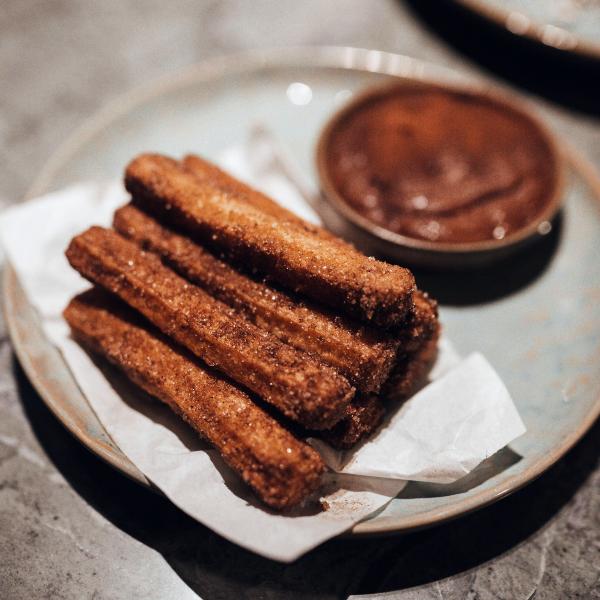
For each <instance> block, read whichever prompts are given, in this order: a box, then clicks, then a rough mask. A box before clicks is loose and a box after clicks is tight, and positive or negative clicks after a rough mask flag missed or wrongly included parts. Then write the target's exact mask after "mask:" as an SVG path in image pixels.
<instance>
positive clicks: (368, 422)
mask: <svg viewBox="0 0 600 600" xmlns="http://www.w3.org/2000/svg"><path fill="white" fill-rule="evenodd" d="M384 414H385V408H384V405H383V403H382V402H381V400H380V399H379V398H378V397H377V396H374V395H368V396H361V397H358V398H355V399H354V400H353V401H352V402H351V403H350V405H349V406H348V408H347V410H346V417H344V419H342V420H341V421H340V422H339V423H338V424H337V425H336V426H335V427H334V428H333V429H330V430H328V431H321V432H319V437H320V438H321V439H323V440H325V441H326V442H327V443H329V444H330V445H331V446H333V447H334V448H338V449H340V450H347V449H349V448H352V447H353V446H355V445H356V444H357V443H358V442H360V441H362V440H363V439H365V438H367V437H368V436H370V435H371V434H372V433H373V432H374V431H375V430H376V429H377V427H379V425H380V424H381V421H382V420H383V416H384Z"/></svg>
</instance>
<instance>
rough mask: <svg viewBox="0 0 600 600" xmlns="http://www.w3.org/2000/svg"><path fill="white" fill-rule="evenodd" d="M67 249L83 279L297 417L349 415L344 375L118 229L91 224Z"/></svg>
mask: <svg viewBox="0 0 600 600" xmlns="http://www.w3.org/2000/svg"><path fill="white" fill-rule="evenodd" d="M66 255H67V258H68V259H69V262H70V263H71V265H72V266H73V267H74V268H75V269H76V270H77V271H79V272H80V273H81V274H82V275H83V276H84V277H86V278H87V279H89V280H90V281H92V282H93V283H96V284H97V285H99V286H101V287H103V288H105V289H107V290H108V291H110V292H112V293H114V294H116V295H117V296H119V297H120V298H121V299H122V300H124V301H125V302H127V304H129V305H130V306H131V307H133V308H135V309H137V310H138V311H139V312H141V313H142V314H143V315H144V316H145V317H146V318H147V319H148V320H149V321H151V322H152V323H153V324H154V325H156V326H157V327H158V328H159V329H160V330H161V331H163V332H164V333H165V334H167V335H169V336H171V337H173V338H174V339H175V340H176V341H177V342H179V343H180V344H182V345H183V346H186V347H187V348H188V349H189V350H190V351H191V352H193V353H194V354H195V355H196V356H198V357H200V358H202V360H203V361H204V362H206V363H207V364H208V365H210V366H214V367H216V368H217V369H218V370H220V371H222V372H223V373H225V374H226V375H228V376H229V377H231V378H232V379H233V380H234V381H237V382H238V383H240V384H242V385H244V386H246V387H247V388H248V389H250V390H252V391H253V392H255V393H256V394H258V395H259V396H260V397H261V398H263V399H264V400H265V401H267V402H269V403H270V404H272V405H273V406H275V407H276V408H277V409H278V410H280V411H281V412H282V413H283V414H284V415H285V416H287V417H289V418H290V419H292V420H295V421H298V422H299V423H301V424H302V425H304V426H306V427H309V428H311V429H328V428H330V427H333V425H335V424H336V423H337V422H338V421H339V420H340V419H341V418H342V417H343V416H344V413H345V410H346V407H347V405H348V404H349V402H350V400H351V399H352V397H353V395H354V389H353V388H352V387H351V386H350V384H349V383H348V381H347V380H346V379H345V378H344V377H342V376H341V375H339V374H338V373H337V372H336V371H334V370H333V369H332V368H331V367H328V366H326V365H322V364H321V363H319V362H317V361H315V360H314V359H312V358H311V357H310V356H308V355H307V354H305V353H303V352H299V351H298V350H296V349H294V348H292V347H291V346H288V345H287V344H284V343H282V342H281V341H280V340H278V339H277V338H275V337H273V336H271V335H269V334H268V333H267V332H265V331H263V330H261V329H259V328H257V327H256V326H254V325H253V324H252V323H250V322H249V321H247V320H246V319H243V318H240V317H239V315H237V314H236V313H235V312H234V311H233V310H232V309H231V308H230V307H228V306H227V305H226V304H223V303H222V302H220V301H218V300H215V299H214V298H213V297H212V296H210V295H209V294H207V293H206V292H204V291H203V290H201V289H200V288H198V287H196V286H194V285H191V284H190V283H189V282H187V281H186V280H185V279H183V278H181V277H179V276H178V275H177V274H175V273H174V272H173V271H171V269H169V268H167V267H165V266H164V265H163V264H162V262H161V261H160V259H159V258H158V257H157V256H155V255H154V254H151V253H147V252H144V251H143V250H140V249H139V248H138V246H137V245H136V244H134V243H133V242H131V241H129V240H126V239H125V238H123V237H121V236H120V235H119V234H118V233H115V232H114V231H111V230H108V229H103V228H101V227H91V228H90V229H88V230H87V231H85V232H84V233H82V234H80V235H78V236H76V237H75V238H73V240H72V241H71V244H70V245H69V248H68V249H67V252H66Z"/></svg>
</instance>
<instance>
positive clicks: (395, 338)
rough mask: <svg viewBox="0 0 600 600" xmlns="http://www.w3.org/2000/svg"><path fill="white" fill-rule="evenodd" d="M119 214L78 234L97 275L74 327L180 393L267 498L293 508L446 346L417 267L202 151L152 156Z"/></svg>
mask: <svg viewBox="0 0 600 600" xmlns="http://www.w3.org/2000/svg"><path fill="white" fill-rule="evenodd" d="M125 185H126V188H127V190H128V191H129V192H130V193H131V202H130V203H129V204H127V205H126V206H124V207H122V208H120V209H119V210H117V211H116V213H115V215H114V221H113V229H104V228H101V227H91V228H90V229H88V230H87V231H85V232H83V233H81V234H79V235H78V236H76V237H75V238H74V239H73V240H72V241H71V244H70V245H69V248H68V249H67V253H66V254H67V258H68V259H69V262H70V263H71V265H72V266H73V267H74V268H75V269H76V270H77V271H78V272H79V273H80V274H81V275H83V276H84V277H85V278H87V279H88V280H89V281H91V282H92V283H93V284H94V286H95V287H94V288H93V289H92V290H89V291H87V292H85V293H83V294H80V295H79V296H77V297H76V298H74V299H73V300H72V301H71V302H70V304H69V306H68V307H67V308H66V310H65V312H64V316H65V318H66V320H67V321H68V323H69V325H70V327H71V330H72V332H73V336H74V337H75V338H76V339H77V340H78V341H79V342H80V343H81V344H82V345H83V346H84V347H85V348H86V349H88V350H89V351H91V352H93V353H96V354H98V355H101V356H103V357H104V358H105V359H107V360H108V361H110V362H111V363H112V364H114V365H115V366H116V367H118V368H119V369H120V370H121V371H122V372H124V373H125V375H126V376H127V377H128V378H129V379H131V381H132V382H133V383H135V384H136V385H137V386H139V387H140V388H142V389H143V390H144V391H145V392H147V393H148V394H150V395H152V396H155V397H156V398H158V399H159V400H161V401H163V402H164V403H166V404H167V405H169V406H170V407H171V408H172V409H173V410H174V411H175V412H176V413H177V414H178V415H180V416H181V417H182V418H183V419H184V420H185V421H186V422H187V423H189V424H190V425H191V426H192V427H193V428H194V429H195V430H196V431H197V432H198V433H199V434H200V435H201V436H202V437H203V438H204V439H206V440H208V441H209V442H210V443H211V444H212V445H213V446H214V447H215V448H216V449H217V450H218V451H219V452H220V454H221V455H222V457H223V459H224V460H225V461H226V462H227V464H228V465H229V466H230V467H231V468H232V469H234V470H235V471H236V472H237V473H238V474H239V475H240V476H241V477H242V479H243V480H244V481H245V482H246V483H247V484H248V485H249V486H250V487H251V488H252V489H253V490H254V492H255V493H256V495H257V496H258V497H259V498H260V499H261V500H262V501H263V502H264V503H265V504H267V505H268V506H270V507H272V508H275V509H280V510H283V509H289V508H291V507H293V506H296V505H298V504H301V503H302V502H304V501H305V500H306V499H307V498H308V497H309V496H311V495H312V494H313V493H314V492H315V491H316V490H317V489H318V487H319V484H320V480H321V476H322V474H323V472H324V471H325V466H324V464H323V461H322V460H321V457H320V456H319V454H318V453H317V452H316V451H315V450H314V449H313V448H312V447H311V446H310V445H308V444H307V443H306V441H305V439H306V438H307V437H321V438H322V439H324V440H326V441H327V442H329V443H330V444H332V445H333V446H335V447H337V448H344V449H347V448H351V447H353V446H354V445H355V444H357V443H358V442H360V441H361V440H363V439H365V438H366V437H368V436H369V435H370V434H372V433H373V432H374V431H375V429H376V428H377V427H378V426H379V425H380V423H381V420H382V419H383V416H384V414H385V409H386V401H388V400H390V399H402V398H406V397H407V396H409V395H410V394H411V393H412V392H413V391H414V390H415V389H416V388H417V387H418V386H419V384H420V383H421V382H422V381H423V379H424V378H425V376H426V374H427V372H428V369H429V367H430V365H431V363H432V361H433V359H434V358H435V353H436V346H437V339H438V335H439V325H438V320H437V309H436V304H435V302H434V301H433V300H431V299H429V298H428V297H427V296H426V295H425V294H423V293H422V292H420V291H418V290H417V289H416V288H415V282H414V278H413V276H412V274H411V273H410V271H408V270H407V269H405V268H402V267H399V266H394V265H390V264H387V263H385V262H381V261H378V260H375V259H373V258H370V257H366V256H364V255H363V254H361V253H360V252H359V251H358V250H356V249H355V248H354V247H353V246H351V245H350V244H348V243H346V242H344V241H343V240H340V239H339V238H336V237H335V236H334V235H332V234H331V233H329V232H328V231H326V230H324V229H322V228H320V227H317V226H315V225H312V224H310V223H307V222H306V221H303V220H302V219H300V218H299V217H297V216H296V215H294V214H293V213H291V212H289V211H287V210H285V209H284V208H282V207H281V206H279V205H278V204H277V203H276V202H274V201H273V200H271V199H270V198H269V197H267V196H265V195H264V194H261V193H259V192H257V191H256V190H254V189H252V188H250V187H249V186H247V185H245V184H243V183H242V182H240V181H238V180H236V179H234V178H233V177H231V176H229V175H228V174H226V173H224V172H223V171H221V170H220V169H218V168H217V167H216V166H214V165H212V164H210V163H208V162H206V161H204V160H203V159H201V158H199V157H196V156H188V157H186V158H185V159H184V160H183V161H179V162H178V161H175V160H172V159H170V158H167V157H164V156H159V155H150V154H147V155H142V156H139V157H137V158H136V159H134V160H133V161H132V162H131V163H130V164H129V166H128V167H127V169H126V172H125Z"/></svg>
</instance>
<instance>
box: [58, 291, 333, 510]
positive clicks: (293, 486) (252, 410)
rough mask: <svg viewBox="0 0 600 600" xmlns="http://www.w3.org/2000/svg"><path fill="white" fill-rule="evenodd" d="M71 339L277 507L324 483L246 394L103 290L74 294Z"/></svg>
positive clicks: (306, 452)
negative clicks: (181, 423)
mask: <svg viewBox="0 0 600 600" xmlns="http://www.w3.org/2000/svg"><path fill="white" fill-rule="evenodd" d="M64 316H65V319H66V320H67V322H68V323H69V325H70V326H71V329H72V331H73V334H74V337H76V339H77V340H78V341H79V342H80V343H81V344H82V345H83V346H84V347H86V348H87V349H89V350H91V351H92V352H94V353H96V354H99V355H101V356H103V357H104V358H106V359H107V360H108V361H109V362H111V363H112V364H113V365H115V366H116V367H118V368H119V369H120V370H121V371H123V372H124V373H125V375H127V377H128V378H129V379H130V380H131V381H132V382H133V383H135V384H136V385H137V386H139V387H140V388H142V389H143V390H144V391H145V392H147V393H148V394H150V395H152V396H154V397H156V398H158V399H159V400H161V401H163V402H164V403H165V404H167V405H169V406H170V407H171V409H172V410H173V411H174V412H176V413H177V414H178V415H179V416H181V417H182V418H183V419H184V420H185V421H186V422H187V423H189V424H190V425H191V426H192V427H193V428H194V429H195V430H196V431H197V432H198V433H199V434H200V435H201V436H202V437H203V438H205V439H206V440H208V441H209V442H210V443H211V444H212V445H213V446H214V447H215V448H216V449H217V450H218V451H219V453H220V454H221V456H222V457H223V459H224V460H225V462H226V463H227V464H228V465H229V466H230V467H231V468H232V469H233V470H234V471H236V472H237V473H238V474H239V475H240V476H241V478H242V479H243V480H244V481H245V482H246V483H247V484H248V485H249V486H250V487H251V488H252V489H253V490H254V491H255V493H256V494H257V496H258V497H259V498H260V499H261V500H262V501H263V502H264V503H265V504H268V505H269V506H271V507H273V508H278V509H281V508H289V507H292V506H294V505H296V504H299V503H300V502H302V501H303V500H304V499H306V498H307V497H308V496H309V495H310V494H311V493H312V492H313V491H314V490H315V489H316V488H317V487H318V485H319V483H320V480H321V474H322V473H323V471H324V465H323V462H322V460H321V458H320V456H319V455H318V453H317V452H315V451H314V450H313V449H312V448H311V447H310V446H308V445H307V444H305V443H304V442H301V441H299V440H298V439H296V438H295V437H294V436H293V435H292V434H291V433H289V432H288V431H287V430H286V429H284V428H283V427H282V426H281V425H280V424H279V423H278V422H277V421H276V420H275V419H273V418H272V417H271V416H269V415H268V414H267V413H266V412H265V411H264V410H262V409H261V408H260V407H259V406H257V405H256V404H255V402H253V401H252V400H251V399H250V398H249V397H248V395H247V394H245V393H244V392H243V391H241V390H240V389H238V388H237V387H236V386H234V385H233V384H231V383H229V382H228V381H226V380H225V379H223V378H222V376H220V375H219V374H217V373H215V372H213V371H212V370H210V369H209V368H207V367H206V366H204V365H202V364H200V363H199V361H198V360H196V359H195V358H194V357H192V356H191V355H190V354H189V353H188V352H187V351H185V350H183V349H182V348H179V347H178V346H176V345H175V344H174V343H173V342H171V341H170V340H169V339H167V338H165V337H164V336H163V335H162V334H160V333H159V332H158V331H156V330H154V329H153V328H152V327H151V326H150V325H149V324H148V323H147V322H145V321H144V320H142V318H140V316H139V315H137V314H136V313H134V311H132V310H131V309H130V308H129V307H127V306H126V305H124V304H123V303H122V302H121V301H120V300H118V299H116V298H114V297H112V296H110V295H109V294H107V293H106V292H103V291H100V290H98V289H92V290H89V291H88V292H85V293H83V294H80V295H79V296H76V297H75V298H74V299H73V300H71V302H70V304H69V306H68V307H67V308H66V310H65V311H64Z"/></svg>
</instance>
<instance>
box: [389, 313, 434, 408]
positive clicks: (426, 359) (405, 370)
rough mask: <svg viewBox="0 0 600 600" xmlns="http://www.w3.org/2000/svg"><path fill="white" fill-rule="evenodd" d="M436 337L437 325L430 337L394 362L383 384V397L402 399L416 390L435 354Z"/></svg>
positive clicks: (429, 367) (422, 381)
mask: <svg viewBox="0 0 600 600" xmlns="http://www.w3.org/2000/svg"><path fill="white" fill-rule="evenodd" d="M438 338H439V325H436V327H435V332H434V333H433V335H432V336H431V337H429V338H427V339H424V340H422V341H421V344H420V346H419V348H418V349H417V350H416V351H414V352H411V353H410V354H408V355H406V356H405V357H404V359H401V360H400V361H399V362H398V363H397V364H396V366H395V367H394V370H393V371H392V374H391V375H390V378H389V379H388V380H387V381H386V382H385V385H384V386H383V390H382V394H383V395H384V396H385V398H387V399H390V400H399V399H404V398H408V397H409V396H411V395H412V394H414V393H415V392H416V391H417V390H418V388H419V387H420V386H421V384H422V383H424V381H425V377H426V375H427V373H428V372H429V370H430V369H431V366H432V365H433V362H434V360H435V358H436V356H437V342H438Z"/></svg>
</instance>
